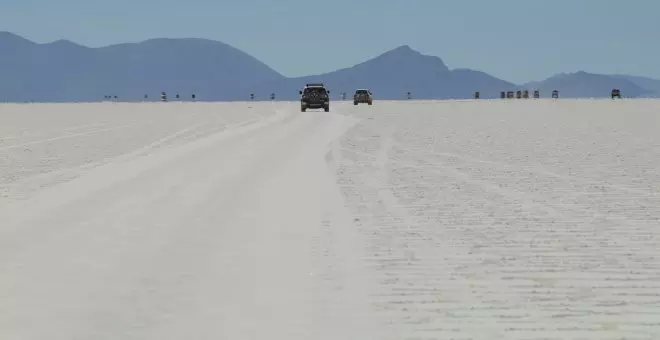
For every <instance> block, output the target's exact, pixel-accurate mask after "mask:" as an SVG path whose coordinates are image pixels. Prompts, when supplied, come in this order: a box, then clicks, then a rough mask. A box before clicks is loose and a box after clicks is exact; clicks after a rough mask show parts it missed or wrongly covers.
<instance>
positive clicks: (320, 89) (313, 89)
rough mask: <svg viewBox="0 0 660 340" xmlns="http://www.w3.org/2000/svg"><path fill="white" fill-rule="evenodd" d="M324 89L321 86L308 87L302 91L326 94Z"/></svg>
mask: <svg viewBox="0 0 660 340" xmlns="http://www.w3.org/2000/svg"><path fill="white" fill-rule="evenodd" d="M326 92H327V91H326V90H325V88H323V87H308V88H306V89H305V91H304V92H303V93H304V94H311V93H320V94H326Z"/></svg>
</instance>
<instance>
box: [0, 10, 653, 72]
mask: <svg viewBox="0 0 660 340" xmlns="http://www.w3.org/2000/svg"><path fill="white" fill-rule="evenodd" d="M310 6H315V8H314V9H313V11H314V12H315V13H316V14H315V15H305V13H306V11H307V8H308V7H310ZM658 11H660V2H657V1H651V0H630V1H626V2H621V1H614V0H598V1H596V0H586V1H582V2H577V1H568V0H555V1H553V2H552V3H549V2H541V1H538V2H534V1H522V0H502V1H492V0H463V1H437V0H417V1H415V2H414V3H412V2H404V1H391V0H385V1H382V0H381V1H375V0H362V1H358V2H354V1H348V0H335V1H333V2H323V3H312V4H310V3H308V2H305V1H301V0H280V1H278V2H277V3H274V2H271V1H265V0H254V1H251V2H230V1H210V0H190V1H186V2H183V1H173V0H161V1H155V0H141V1H140V2H133V1H129V0H115V1H113V2H112V3H104V4H102V5H100V4H99V3H98V2H90V1H81V0H61V1H58V2H53V1H50V0H22V1H20V2H19V1H16V2H8V3H6V4H4V5H3V11H2V12H0V22H1V23H2V25H0V30H6V31H10V32H13V33H16V34H19V35H21V36H23V37H25V38H27V39H30V40H33V41H36V42H50V41H55V40H59V39H67V40H71V41H74V42H76V43H79V44H83V45H86V46H91V47H97V46H105V45H109V44H116V43H122V42H135V41H142V40H146V39H150V38H159V37H170V38H180V37H195V38H207V39H213V40H219V41H222V42H224V43H227V44H230V45H232V46H234V47H236V48H239V49H241V50H243V51H245V52H247V53H249V54H251V55H253V56H255V57H256V58H258V59H259V60H261V61H263V62H265V63H266V64H268V65H269V66H271V67H273V68H274V69H275V70H277V71H279V72H281V73H282V74H284V75H285V76H300V75H307V74H318V73H323V72H328V71H333V70H336V69H339V68H343V67H349V66H352V65H354V64H356V63H360V62H362V61H364V60H366V59H368V58H371V57H374V56H376V55H378V54H380V53H382V52H384V51H386V50H389V49H391V48H394V47H396V46H399V45H409V46H411V47H412V48H414V49H416V50H418V51H420V52H422V53H425V54H430V55H436V56H439V57H441V58H442V59H443V60H444V61H445V62H446V63H447V65H448V66H449V67H450V68H462V67H469V68H472V69H477V70H480V71H484V72H487V73H489V74H491V75H493V76H496V77H499V78H502V79H507V80H509V81H513V82H517V83H523V82H526V81H531V80H540V79H544V78H546V77H548V76H551V75H553V74H556V73H560V72H574V71H578V70H584V71H587V72H594V73H603V74H631V75H641V76H648V77H655V78H660V66H658V63H657V59H658V56H659V55H660V45H658V44H657V37H658V36H659V35H660V21H658V20H657V18H656V13H658Z"/></svg>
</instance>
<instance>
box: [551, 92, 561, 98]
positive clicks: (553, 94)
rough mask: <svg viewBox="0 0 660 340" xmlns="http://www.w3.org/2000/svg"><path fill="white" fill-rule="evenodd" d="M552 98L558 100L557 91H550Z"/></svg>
mask: <svg viewBox="0 0 660 340" xmlns="http://www.w3.org/2000/svg"><path fill="white" fill-rule="evenodd" d="M552 98H554V99H557V98H559V91H557V90H553V91H552Z"/></svg>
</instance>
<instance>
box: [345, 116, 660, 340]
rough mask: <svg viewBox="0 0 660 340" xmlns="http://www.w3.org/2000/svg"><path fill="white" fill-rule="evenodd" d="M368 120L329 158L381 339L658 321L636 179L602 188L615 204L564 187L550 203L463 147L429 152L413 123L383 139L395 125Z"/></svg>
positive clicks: (563, 330) (651, 326)
mask: <svg viewBox="0 0 660 340" xmlns="http://www.w3.org/2000/svg"><path fill="white" fill-rule="evenodd" d="M381 119H383V120H384V121H382V122H378V123H376V122H368V121H363V122H362V124H360V126H358V127H356V128H355V129H354V130H352V133H350V134H349V135H348V136H347V137H346V138H345V139H344V145H343V147H341V146H338V145H337V144H336V145H335V148H334V150H333V155H334V156H333V157H334V158H335V159H340V161H338V163H339V164H341V165H340V169H339V170H338V175H339V176H338V182H339V183H340V185H341V187H342V190H343V193H344V196H345V197H346V199H347V200H348V204H349V205H351V206H353V207H354V208H353V214H354V215H356V216H357V218H359V222H358V223H359V224H360V225H361V227H362V228H361V230H362V232H363V234H364V236H365V237H366V238H367V239H366V242H367V244H366V245H365V246H366V247H367V248H366V249H367V251H368V252H369V254H370V257H369V260H368V261H369V263H370V264H371V269H372V270H371V273H372V275H373V276H374V278H375V279H376V280H378V282H379V283H378V284H377V285H376V286H375V287H377V288H375V289H373V290H372V292H373V294H372V295H371V297H372V301H373V302H374V306H375V308H376V310H378V311H379V312H378V313H379V314H380V315H383V316H384V317H385V318H386V319H387V320H389V321H388V322H389V323H390V324H391V328H390V329H391V330H392V333H393V334H396V336H394V338H396V339H419V338H429V339H446V338H461V339H462V338H465V339H468V338H469V339H491V338H493V337H494V338H503V339H504V338H505V339H546V338H547V336H548V335H549V334H553V335H554V336H559V337H561V338H585V339H586V338H589V339H601V338H611V336H612V334H626V335H630V336H632V335H633V334H640V337H639V339H650V338H648V337H644V336H643V335H650V334H654V330H657V329H658V328H656V327H658V326H660V324H658V322H657V320H658V319H660V313H658V312H657V308H656V307H657V306H658V305H660V293H658V291H660V283H658V282H660V264H659V263H658V259H659V258H658V257H657V247H658V240H660V237H659V236H660V235H658V234H657V233H653V232H650V231H649V230H652V229H649V228H651V227H652V225H653V223H654V222H653V220H652V219H650V218H649V215H648V213H650V214H651V216H653V214H656V213H657V212H658V211H657V209H656V210H649V209H651V208H648V209H647V210H645V209H643V208H639V200H638V199H639V198H642V197H643V196H642V191H635V190H631V191H625V190H616V191H614V193H615V194H616V195H612V193H610V194H609V195H608V196H604V197H607V198H608V199H609V200H611V201H612V202H615V201H618V202H624V203H623V204H624V205H626V204H628V208H625V209H624V208H623V207H622V206H619V207H618V210H615V211H612V209H613V208H615V207H614V206H609V207H608V206H607V204H606V203H601V204H600V205H599V204H598V203H595V202H594V201H586V200H581V201H580V197H585V196H584V193H581V192H579V190H580V189H579V188H577V187H567V188H565V190H566V191H564V192H561V193H560V194H561V195H563V198H564V199H565V201H564V203H562V204H556V203H554V202H552V201H550V200H548V197H544V196H542V195H541V193H540V192H525V191H523V190H520V188H521V187H522V185H521V184H523V183H517V182H516V180H517V179H516V177H514V176H512V175H510V174H509V175H507V172H505V171H502V170H503V169H502V168H501V167H500V165H501V163H497V164H489V165H496V166H495V167H494V168H495V169H494V170H499V173H495V172H492V173H488V172H486V170H483V171H484V172H483V173H482V172H481V171H482V169H480V168H476V167H473V166H471V164H470V163H472V164H474V162H472V161H473V159H471V158H470V157H464V156H463V155H457V156H456V157H454V158H452V159H448V156H453V154H445V155H441V156H442V157H438V155H437V154H436V152H434V151H431V150H424V148H423V147H422V146H423V145H424V144H425V142H424V141H423V138H424V137H425V136H424V134H421V133H416V134H415V135H414V136H413V135H410V134H409V135H408V136H407V138H406V139H398V140H397V139H396V138H399V137H401V136H403V135H404V134H405V133H406V131H404V129H403V127H399V128H395V129H393V128H392V127H391V126H393V125H394V126H396V124H388V125H387V126H385V125H386V124H387V120H386V119H385V118H381ZM449 160H451V162H449ZM460 160H462V161H463V162H462V163H461V162H458V161H460ZM537 185H557V184H556V183H554V184H551V182H537ZM556 188H563V186H559V187H556ZM615 189H623V188H620V187H615ZM571 196H573V197H575V198H576V201H575V203H568V202H569V198H570V197H571ZM603 202H605V201H603ZM620 204H621V203H620ZM594 208H597V209H601V210H603V209H604V210H603V211H602V213H601V214H598V213H597V209H594ZM607 209H609V211H608V210H607ZM626 209H627V210H626ZM635 209H637V210H635ZM655 333H657V332H655ZM486 334H487V336H486ZM636 339H637V338H636Z"/></svg>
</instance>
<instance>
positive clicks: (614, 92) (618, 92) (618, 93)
mask: <svg viewBox="0 0 660 340" xmlns="http://www.w3.org/2000/svg"><path fill="white" fill-rule="evenodd" d="M614 98H619V99H621V90H620V89H612V99H614Z"/></svg>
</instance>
